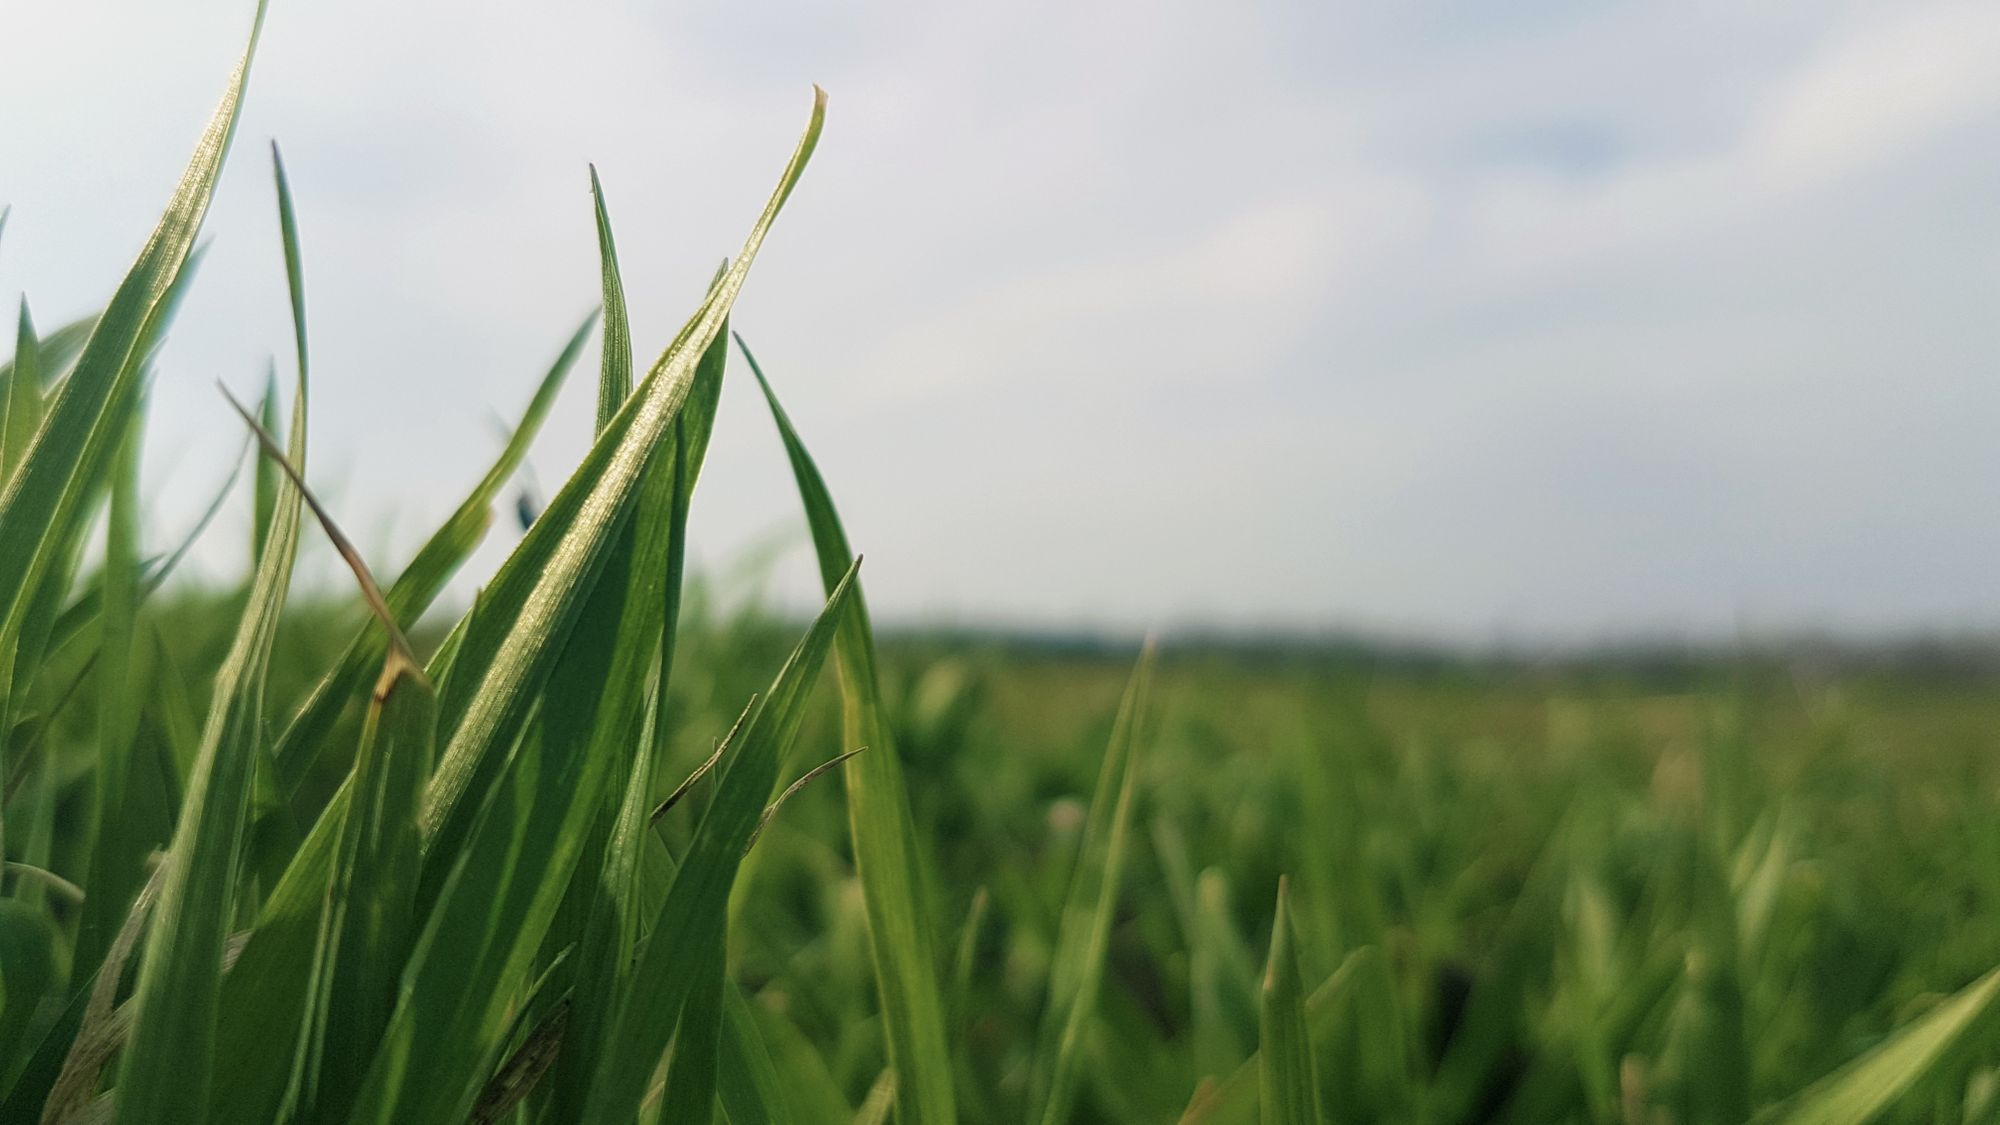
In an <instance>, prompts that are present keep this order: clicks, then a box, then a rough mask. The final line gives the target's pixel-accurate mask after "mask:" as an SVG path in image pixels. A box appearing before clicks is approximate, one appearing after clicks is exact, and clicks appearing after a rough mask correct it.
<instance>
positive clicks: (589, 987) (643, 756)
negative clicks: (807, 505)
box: [551, 197, 729, 1120]
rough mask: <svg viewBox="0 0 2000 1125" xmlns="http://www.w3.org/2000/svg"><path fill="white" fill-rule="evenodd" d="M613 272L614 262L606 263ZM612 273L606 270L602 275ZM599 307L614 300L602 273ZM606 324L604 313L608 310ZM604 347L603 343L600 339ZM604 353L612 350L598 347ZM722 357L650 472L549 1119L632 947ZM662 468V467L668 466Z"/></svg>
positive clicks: (724, 341)
mask: <svg viewBox="0 0 2000 1125" xmlns="http://www.w3.org/2000/svg"><path fill="white" fill-rule="evenodd" d="M598 222H599V232H600V233H599V237H600V239H601V240H607V241H608V239H609V232H610V220H609V218H608V217H607V216H606V215H605V213H604V209H603V202H602V198H601V197H600V198H599V202H598ZM606 268H607V269H608V270H611V271H612V273H613V274H615V269H616V265H615V262H612V263H607V267H606ZM610 276H612V274H607V278H608V277H610ZM605 300H606V302H607V307H609V306H610V305H613V304H622V300H623V298H622V296H618V295H616V294H614V292H613V291H612V285H611V284H610V282H609V281H607V285H606V292H605ZM606 323H607V325H608V324H609V318H608V317H607V321H606ZM607 347H608V345H607ZM606 354H607V362H611V354H610V352H609V351H607V353H606ZM728 356H729V343H728V326H727V322H726V321H725V322H724V326H723V329H722V331H720V332H718V333H717V334H716V338H715V339H714V340H713V341H711V342H710V343H709V346H708V350H707V351H706V352H704V353H703V355H702V358H701V362H700V363H699V364H697V365H696V368H695V375H694V385H693V386H692V387H691V388H690V389H689V392H688V398H687V402H686V404H685V405H684V406H683V407H682V408H681V413H680V416H679V417H678V418H676V419H675V421H674V431H673V437H672V439H671V444H670V445H669V447H668V449H667V450H666V451H665V453H664V454H663V455H664V456H666V457H669V458H670V460H669V461H667V462H666V463H664V464H662V465H659V466H656V467H655V468H654V469H652V470H651V471H652V472H655V473H661V472H666V473H667V475H669V476H670V477H671V489H672V501H671V507H670V510H669V512H668V518H667V542H666V560H665V567H664V574H665V583H664V588H663V590H662V595H663V597H662V601H661V604H660V607H659V613H660V626H659V627H660V639H659V646H658V657H657V661H656V663H655V666H654V674H653V679H654V682H653V684H652V687H651V692H652V698H651V700H650V708H649V710H648V711H647V713H646V715H645V718H644V721H643V724H642V730H641V737H640V740H639V752H638V753H636V754H634V755H633V757H632V763H631V768H630V770H629V771H628V775H627V777H626V780H625V788H624V791H623V794H622V796H621V797H620V800H619V804H618V806H617V814H616V818H615V820H614V821H613V824H612V827H611V831H610V833H609V838H608V839H607V840H606V842H605V847H604V850H603V861H602V863H601V865H600V866H601V868H602V870H601V874H600V875H599V877H598V880H597V885H596V889H595V894H594V895H593V896H592V899H591V902H590V907H589V914H588V916H587V917H586V919H585V921H584V924H583V933H582V938H581V949H580V952H579V954H578V957H577V970H576V974H577V975H576V989H575V1003H574V1004H573V1006H572V1009H571V1012H570V1019H569V1027H568V1030H567V1032H566V1033H565V1036H564V1044H565V1046H564V1051H563V1053H562V1055H561V1056H560V1057H559V1058H558V1059H557V1062H556V1073H555V1076H554V1081H553V1086H554V1091H553V1093H552V1095H551V1097H552V1112H553V1113H554V1114H555V1115H556V1117H557V1119H558V1120H564V1119H573V1118H575V1117H576V1116H577V1115H579V1114H581V1113H582V1111H583V1104H584V1100H585V1094H586V1090H587V1086H588V1083H589V1081H590V1078H591V1067H592V1065H593V1064H594V1062H595V1060H596V1058H597V1056H598V1053H599V1052H600V1051H601V1050H602V1042H601V1040H602V1037H603V1035H604V1033H605V1030H606V1028H607V1027H608V1025H609V1022H610V1019H611V1015H612V1013H613V1011H614V1010H615V1008H616V1005H617V1003H618V998H619V995H620V991H621V985H622V982H623V980H624V976H625V974H626V972H627V971H628V970H629V968H630V966H631V962H632V949H633V946H634V944H635V943H636V941H637V938H638V934H639V922H640V918H641V915H642V913H643V909H644V908H643V907H642V906H641V905H640V896H639V888H640V884H641V880H640V874H641V859H642V857H643V856H644V854H645V852H646V849H647V847H648V846H649V844H650V843H651V841H650V840H649V839H648V838H647V837H648V832H647V828H648V826H649V823H650V820H651V818H650V817H649V815H648V812H649V805H650V802H651V797H652V791H653V769H654V766H655V764H656V763H657V762H658V761H659V760H660V759H661V758H662V757H663V756H664V754H665V750H666V748H665V739H666V736H667V733H668V723H667V719H666V716H665V714H664V713H663V712H664V705H665V701H666V698H667V684H668V680H669V677H670V675H671V673H672V671H673V656H674V632H675V624H676V622H677V620H678V618H679V616H680V602H681V585H682V578H683V571H684V569H685V565H686V553H687V519H688V511H689V508H690V506H691V504H692V502H693V497H694V487H695V483H696V482H697V481H698V480H699V479H700V475H701V464H702V460H703V458H704V456H705V455H706V453H707V450H708V441H709V436H710V434H711V433H712V431H713V429H714V424H715V410H716V406H717V404H718V402H719V401H720V399H721V395H722V377H723V369H724V366H725V365H726V363H727V360H728ZM669 470H670V471H669Z"/></svg>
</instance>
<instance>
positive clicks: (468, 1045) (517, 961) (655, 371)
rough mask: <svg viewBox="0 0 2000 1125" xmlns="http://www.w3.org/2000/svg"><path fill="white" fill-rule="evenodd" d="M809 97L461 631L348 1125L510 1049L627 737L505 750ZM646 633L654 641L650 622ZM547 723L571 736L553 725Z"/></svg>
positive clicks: (457, 1114) (411, 1117)
mask: <svg viewBox="0 0 2000 1125" xmlns="http://www.w3.org/2000/svg"><path fill="white" fill-rule="evenodd" d="M815 94H816V96H815V98H814V104H813V113H812V119H811V122H810V123H809V125H808V127H807V130H806V134H805V136H804V137H803V138H802V139H801V141H800V143H799V145H798V148H797V149H796V150H795V151H794V153H793V155H792V159H791V161H790V163H789V164H788V166H787V168H786V170H785V173H784V176H783V178H782V179H781V180H780V182H779V186H778V188H777V190H776V191H775V192H774V193H773V194H772V196H771V199H770V200H769V201H768V202H767V203H766V205H765V207H764V210H763V213H762V214H761V215H760V216H759V218H758V220H757V223H756V225H755V226H754V227H753V228H752V231H751V234H750V237H749V238H748V240H746V242H745V245H744V248H743V251H742V253H741V254H739V255H738V257H737V258H736V259H735V261H734V263H733V264H732V265H731V267H730V270H729V272H728V273H727V274H726V275H725V276H724V277H723V279H722V281H721V282H720V283H719V284H718V285H717V286H716V287H714V289H712V290H711V292H710V294H709V295H708V297H707V299H706V300H705V301H704V302H703V304H702V307H701V309H700V310H699V311H698V312H697V313H696V314H695V316H694V317H693V318H692V319H691V320H690V321H689V322H688V323H687V324H686V325H685V326H684V327H683V328H682V330H681V332H680V334H679V335H678V336H677V337H676V338H675V340H674V341H673V343H672V344H670V345H669V346H668V348H667V350H666V351H665V352H664V353H663V354H662V356H661V358H660V360H659V362H657V363H656V364H654V366H653V368H652V370H651V371H650V372H649V373H648V374H647V376H646V379H645V381H644V382H643V383H642V384H641V386H640V387H639V389H638V390H636V391H635V392H634V393H633V395H632V396H631V398H630V399H628V400H627V401H626V403H625V405H624V406H623V407H621V408H620V409H619V411H618V413H617V415H616V416H615V417H614V418H613V419H612V421H611V423H610V424H609V425H608V426H606V427H605V429H604V432H603V433H602V434H600V435H599V437H598V439H597V441H596V443H595V444H594V445H593V446H592V448H591V450H590V452H589V454H588V455H586V457H585V459H584V462H583V464H582V466H581V467H580V468H579V469H578V470H577V472H576V474H575V475H573V476H572V477H571V478H570V480H569V482H568V483H566V484H565V485H564V486H563V488H562V489H561V490H560V491H559V492H558V493H557V494H556V496H555V498H554V500H553V501H552V502H551V503H550V505H549V507H548V510H547V511H545V512H544V513H543V514H542V516H541V518H540V519H538V520H537V521H536V522H535V524H534V525H533V526H532V527H531V528H529V530H528V533H527V534H526V535H525V536H524V537H523V538H522V540H521V543H520V545H519V546H518V547H517V548H516V550H515V552H514V554H513V555H512V557H510V558H509V559H508V561H507V563H506V564H504V565H503V566H502V567H501V570H500V573H499V575H498V576H496V578H495V579H494V581H493V583H492V584H491V585H490V586H489V587H488V588H487V590H486V591H485V595H484V597H483V598H482V599H481V602H480V605H479V607H478V609H477V610H476V611H475V612H474V613H473V615H472V616H471V618H470V620H469V621H468V623H467V626H466V629H465V633H464V636H463V638H462V639H461V640H460V641H459V643H458V648H457V651H456V654H455V656H454V658H453V665H452V670H451V673H450V675H449V676H448V677H446V678H444V679H443V680H441V681H440V682H441V683H442V685H443V693H442V696H441V699H440V705H439V706H440V721H439V727H438V729H439V734H440V738H441V739H443V740H444V749H443V751H442V754H441V757H440V760H439V763H438V768H437V770H436V772H435V773H434V774H433V775H432V779H431V783H430V786H429V788H428V791H427V793H426V796H425V806H424V816H423V819H422V822H421V824H422V828H423V830H424V833H425V838H426V839H425V859H424V864H425V870H424V874H423V876H422V882H421V883H420V888H419V900H418V901H419V909H420V910H425V911H427V921H426V923H425V925H424V930H423V935H422V937H421V938H420V939H419V941H418V945H417V950H416V953H415V954H414V956H413V957H412V960H411V965H410V967H409V969H408V970H406V973H405V976H404V981H403V991H402V1001H401V1003H400V1004H399V1006H398V1008H397V1012H396V1015H395V1017H394V1018H393V1019H392V1020H391V1023H390V1026H389V1029H388V1031H387V1033H386V1034H385V1036H384V1040H383V1043H382V1046H381V1049H380V1051H379V1052H378V1054H377V1056H376V1059H375V1062H374V1064H373V1065H372V1066H371V1069H370V1071H369V1077H368V1080H367V1083H366V1084H365V1085H364V1087H363V1089H362V1091H361V1093H360V1097H359V1099H358V1101H357V1108H356V1112H355V1120H357V1121H383V1122H387V1121H396V1122H406V1121H407V1122H427V1121H444V1120H450V1119H457V1118H461V1117H462V1116H463V1115H464V1114H465V1113H466V1112H467V1111H468V1110H469V1109H470V1108H471V1103H472V1101H473V1099H474V1098H476V1097H477V1095H478V1092H479V1088H480V1084H481V1083H482V1082H483V1077H484V1076H482V1075H477V1074H470V1073H465V1074H463V1075H461V1074H460V1073H459V1071H458V1070H456V1069H454V1068H453V1067H452V1065H451V1063H452V1062H454V1061H458V1062H460V1063H461V1064H463V1062H464V1060H467V1059H470V1058H473V1057H475V1056H477V1057H494V1056H497V1055H498V1053H499V1044H498V1043H497V1042H494V1041H493V1040H494V1039H495V1038H496V1037H497V1036H499V1035H501V1034H504V1032H505V1021H504V1017H505V1015H506V1010H507V1006H508V1004H509V1002H510V1001H511V999H512V998H513V997H514V996H515V995H516V994H518V991H519V990H520V988H521V987H522V986H523V985H524V984H525V983H526V977H527V974H528V970H529V968H530V966H531V965H532V963H533V960H534V956H535V954H536V952H537V949H538V947H539V945H540V943H541V939H542V937H543V935H544V933H545V932H546V930H547V927H548V925H549V922H550V920H551V918H552V917H553V915H554V912H555V910H556V908H557V906H558V905H559V904H560V902H561V900H562V897H563V895H564V893H565V889H566V887H567V885H568V883H569V881H570V878H571V875H572V873H573V871H574V867H575V864H576V862H577V859H578V858H579V854H580V851H581V848H582V837H583V836H584V834H585V831H586V829H587V828H588V826H589V824H590V822H591V820H592V819H593V818H594V817H595V816H596V815H597V813H598V811H599V809H600V801H601V798H602V793H603V790H604V786H605V785H606V784H607V783H608V781H609V779H610V778H611V777H612V776H613V772H612V768H611V767H612V766H613V765H615V764H617V763H616V758H615V755H612V754H606V753H589V752H586V751H589V750H591V749H593V748H594V747H596V746H597V745H599V744H600V742H601V740H602V739H603V738H607V737H623V736H624V735H625V734H626V733H627V732H626V729H625V728H623V727H619V726H617V722H618V720H619V718H620V717H621V716H620V710H621V708H620V706H619V705H618V704H617V703H616V702H615V701H613V702H607V701H604V700H599V701H596V702H595V703H593V704H592V706H593V707H594V708H595V709H596V713H597V714H598V715H602V716H604V717H605V718H606V725H601V726H600V725H597V724H596V723H595V720H594V719H593V726H592V728H591V729H592V734H591V737H590V738H589V739H588V740H587V741H585V742H584V743H582V744H576V743H570V744H567V745H564V744H558V745H557V747H556V752H555V753H554V754H552V755H548V756H545V755H544V754H543V753H542V750H543V748H544V747H543V746H542V745H541V744H540V741H541V740H539V739H535V738H530V739H526V740H522V743H521V750H520V751H519V752H517V753H514V754H512V755H511V756H509V754H508V750H509V747H510V746H511V745H513V743H514V742H515V735H516V733H517V732H518V730H519V728H520V726H521V724H522V723H524V722H525V721H526V720H528V718H529V716H530V715H531V714H532V713H533V712H534V711H535V709H536V707H537V706H538V704H543V703H544V702H546V701H547V700H555V699H556V698H557V696H556V695H555V693H553V692H545V690H544V689H545V688H546V687H547V686H548V684H549V683H550V676H551V674H552V672H553V671H554V670H555V668H556V666H557V665H558V662H559V661H560V662H561V663H562V664H564V665H570V666H572V668H573V664H574V662H573V661H572V660H570V659H569V658H568V657H569V649H570V641H571V638H572V636H573V635H574V634H575V632H576V627H577V624H578V621H579V619H580V618H581V617H582V616H584V613H585V609H586V606H587V605H588V604H589V603H590V602H591V601H592V600H594V598H595V597H596V596H597V594H598V592H599V591H606V595H605V596H607V597H609V596H612V595H613V594H614V593H616V592H618V591H620V589H621V585H622V582H621V581H620V580H618V579H617V578H615V577H614V578H613V579H612V580H610V581H606V580H605V575H604V571H605V568H606V564H607V563H609V562H612V561H614V560H616V559H617V558H619V557H620V555H621V554H622V552H621V550H620V546H621V544H622V543H623V541H624V537H625V529H626V527H627V526H628V525H629V524H630V523H631V522H632V521H631V519H630V517H631V516H632V515H633V510H634V508H635V506H636V504H637V501H638V499H639V493H640V490H641V482H642V481H643V480H644V479H645V478H646V475H647V474H646V472H645V470H646V468H647V466H648V464H649V463H650V461H651V459H652V457H653V454H654V453H655V452H656V450H657V449H658V448H659V447H660V446H661V445H662V444H663V439H664V438H665V437H666V435H667V433H668V431H669V429H670V427H671V426H672V424H673V422H674V420H675V418H676V417H678V416H679V412H680V409H681V407H682V405H683V404H684V402H685V401H686V398H687V395H688V391H689V388H690V386H691V384H692V382H693V376H694V372H695V369H696V367H697V366H698V363H699V359H700V356H701V355H702V354H703V353H704V352H705V351H706V350H707V348H708V345H709V344H710V343H711V342H712V341H713V340H714V339H715V337H716V335H717V333H718V332H719V330H720V328H721V325H722V321H723V319H724V318H725V317H726V316H727V315H728V311H729V306H730V304H731V303H732V302H733V301H734V300H735V296H736V294H737V292H739V291H740V290H741V287H742V284H743V280H744V278H745V276H746V274H747V271H748V269H749V267H750V263H751V262H752V261H753V260H754V258H755V255H756V251H757V248H758V246H759V245H760V244H761V242H762V240H763V238H764V235H765V232H767V231H768V230H769V228H770V225H771V223H772V222H773V221H774V220H775V218H776V217H777V214H778V211H779V210H780V208H781V207H782V206H783V204H784V202H785V199H786V198H787V197H788V196H789V194H790V192H791V188H792V186H793V184H795V183H796V182H797V179H798V176H799V175H800V173H801V172H802V171H803V169H804V166H805V163H806V161H807V159H808V158H809V157H810V155H811V153H812V150H813V147H814V146H815V145H816V144H817V142H818V138H819V132H820V128H821V125H822V123H823V121H824V109H825V102H824V96H823V95H820V94H818V92H817V91H815ZM607 608H609V606H607ZM648 624H650V625H652V626H653V628H654V629H655V630H657V628H658V621H657V619H654V620H652V621H650V622H648ZM618 651H619V652H620V653H624V652H625V651H626V650H625V649H624V647H623V646H622V645H621V646H620V648H619V650H618ZM614 659H615V656H614ZM643 672H644V667H643V665H642V666H641V667H640V668H639V670H638V674H639V675H643ZM593 686H594V687H597V688H605V687H609V688H612V689H616V690H618V691H625V690H630V689H632V688H633V687H635V686H637V685H633V684H629V683H618V682H612V683H609V684H598V685H593ZM545 696H546V700H545ZM561 702H562V703H563V704H564V705H565V706H569V705H574V704H581V703H583V702H584V701H583V700H580V699H568V698H565V699H563V700H561ZM581 718H582V716H581V715H579V716H577V717H576V719H575V721H576V722H577V723H578V725H581ZM557 719H558V720H559V721H561V722H571V721H572V720H571V719H569V718H566V717H564V716H563V715H561V714H560V713H559V714H558V716H557ZM541 725H546V723H544V724H541ZM628 752H629V750H628ZM433 950H435V951H438V953H437V955H435V956H433V955H431V951H433ZM444 1075H451V1076H452V1077H451V1078H450V1079H449V1080H444V1079H442V1077H441V1076H444ZM461 1078H462V1079H463V1081H461Z"/></svg>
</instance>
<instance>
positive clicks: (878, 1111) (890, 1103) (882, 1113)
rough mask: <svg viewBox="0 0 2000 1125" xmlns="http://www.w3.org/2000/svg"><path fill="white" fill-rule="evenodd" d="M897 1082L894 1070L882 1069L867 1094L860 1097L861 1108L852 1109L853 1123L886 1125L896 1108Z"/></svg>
mask: <svg viewBox="0 0 2000 1125" xmlns="http://www.w3.org/2000/svg"><path fill="white" fill-rule="evenodd" d="M897 1084H898V1083H897V1081H896V1072H895V1070H893V1069H884V1070H883V1071H882V1074H881V1076H880V1077H878V1078H876V1079H875V1084H874V1085H873V1086H870V1087H869V1088H868V1096H867V1097H865V1098H863V1099H861V1108H860V1109H857V1110H855V1111H854V1125H888V1122H889V1115H890V1113H891V1112H893V1111H894V1110H895V1108H896V1086H897Z"/></svg>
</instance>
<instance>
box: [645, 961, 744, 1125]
mask: <svg viewBox="0 0 2000 1125" xmlns="http://www.w3.org/2000/svg"><path fill="white" fill-rule="evenodd" d="M723 946H724V943H723V942H722V941H720V940H718V941H716V942H714V943H713V944H712V945H710V947H709V948H708V949H707V950H706V951H704V952H698V953H696V955H695V957H694V959H693V960H691V961H690V963H688V964H687V965H685V966H683V967H682V969H681V971H682V972H685V973H687V974H689V975H691V976H693V977H694V978H695V981H694V984H693V985H692V986H691V987H690V988H689V989H688V995H687V1002H686V1003H685V1004H684V1005H683V1006H682V1007H681V1018H680V1028H679V1030H677V1031H676V1032H675V1033H674V1050H673V1056H672V1058H671V1059H669V1060H668V1063H667V1085H666V1090H665V1092H664V1096H663V1097H662V1098H661V1099H660V1120H661V1121H686V1122H690V1123H693V1125H702V1123H706V1122H711V1121H713V1120H715V1104H716V1102H715V1099H716V1093H717V1084H718V1077H717V1074H716V1071H717V1069H718V1068H719V1066H720V1064H721V1059H720V1055H721V1045H722V1035H723V1028H722V993H723V988H724V982H723V978H722V968H723V962H724V961H725V960H726V955H725V953H724V949H723ZM732 1125H733V1123H732Z"/></svg>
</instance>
